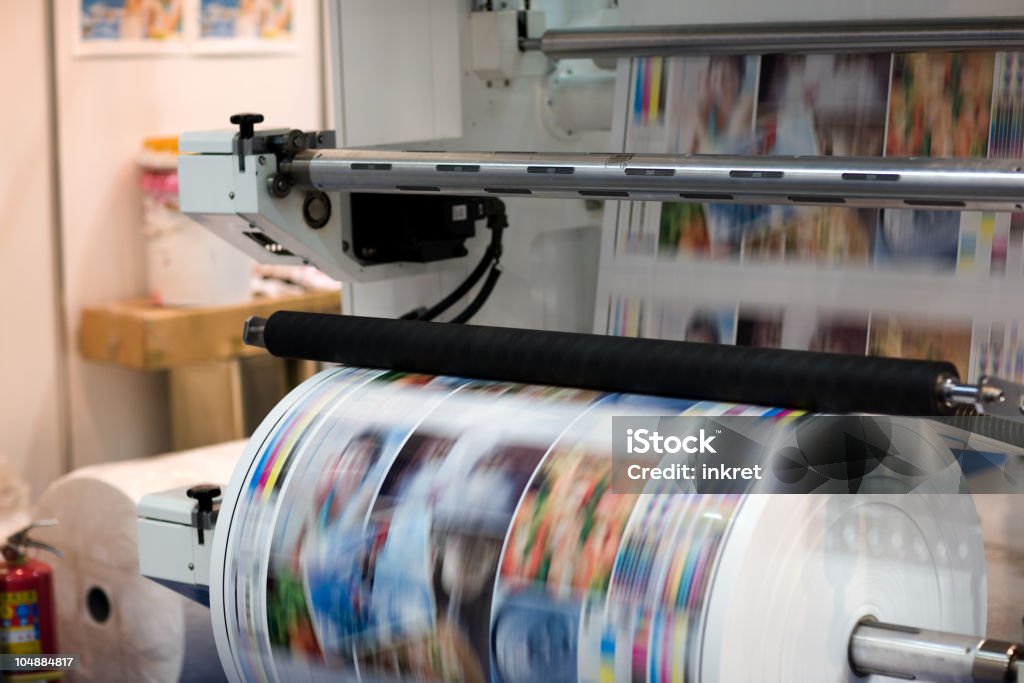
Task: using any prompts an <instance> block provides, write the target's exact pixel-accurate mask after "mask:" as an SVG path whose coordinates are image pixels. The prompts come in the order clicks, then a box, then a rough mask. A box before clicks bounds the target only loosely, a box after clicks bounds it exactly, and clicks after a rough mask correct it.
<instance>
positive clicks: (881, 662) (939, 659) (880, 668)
mask: <svg viewBox="0 0 1024 683" xmlns="http://www.w3.org/2000/svg"><path fill="white" fill-rule="evenodd" d="M1022 653H1024V646H1021V645H1019V644H1017V643H1008V642H1004V641H1001V640H991V639H987V638H982V637H978V636H964V635H957V634H954V633H942V632H940V631H929V630H926V629H919V628H910V627H906V626H896V625H894V624H883V623H879V622H876V621H870V620H869V621H864V622H861V623H860V624H859V625H858V626H857V628H856V629H855V630H854V632H853V635H852V636H851V637H850V666H851V667H852V668H853V670H854V671H855V672H856V673H857V674H859V675H861V676H867V675H870V674H875V675H879V676H890V677H892V678H902V679H905V680H911V681H929V682H930V683H1015V682H1016V681H1020V680H1022V678H1021V676H1022V674H1024V661H1021V659H1020V658H1019V657H1020V655H1021V654H1022Z"/></svg>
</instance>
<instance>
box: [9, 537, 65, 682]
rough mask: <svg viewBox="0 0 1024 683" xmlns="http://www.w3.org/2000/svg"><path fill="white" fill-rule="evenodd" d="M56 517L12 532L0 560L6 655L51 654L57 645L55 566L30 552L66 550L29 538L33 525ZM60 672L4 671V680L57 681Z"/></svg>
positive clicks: (56, 650) (36, 670)
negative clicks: (51, 566) (34, 556)
mask: <svg viewBox="0 0 1024 683" xmlns="http://www.w3.org/2000/svg"><path fill="white" fill-rule="evenodd" d="M56 523H57V520H55V519H51V520H43V521H39V522H33V523H32V524H30V525H29V526H27V527H25V528H24V529H22V530H21V531H19V532H17V533H16V534H14V535H12V536H9V537H8V538H7V542H6V543H5V544H4V545H3V548H2V552H3V556H4V561H3V563H0V649H2V652H3V654H5V655H27V656H29V657H31V656H32V655H51V656H55V655H57V654H59V650H58V649H57V612H56V606H55V605H54V601H53V570H52V569H50V566H49V565H48V564H46V563H45V562H42V561H41V560H37V559H35V558H30V557H29V556H28V555H27V550H28V549H29V548H40V549H42V550H47V551H49V552H51V553H54V554H55V555H57V557H61V556H62V555H63V553H61V551H60V550H57V549H56V548H54V547H52V546H49V545H47V544H45V543H40V542H39V541H35V540H33V539H31V538H29V536H28V534H29V532H30V531H31V530H32V529H35V528H37V527H44V526H53V525H55V524H56ZM60 678H61V672H60V671H55V670H52V669H49V670H48V669H47V668H46V667H40V668H35V669H32V670H24V671H22V670H19V671H5V672H4V678H3V680H5V681H56V680H60Z"/></svg>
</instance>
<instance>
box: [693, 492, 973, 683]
mask: <svg viewBox="0 0 1024 683" xmlns="http://www.w3.org/2000/svg"><path fill="white" fill-rule="evenodd" d="M985 610H986V574H985V552H984V548H983V547H982V541H981V529H980V526H979V522H978V516H977V513H976V512H975V508H974V503H973V501H972V500H971V497H970V496H962V495H946V494H927V493H925V494H902V495H858V496H847V495H803V496H750V497H748V498H747V500H746V501H745V502H744V505H743V507H742V509H741V511H740V513H739V514H738V515H737V517H736V519H735V520H734V523H733V528H732V531H731V534H730V537H729V542H728V543H727V544H726V545H725V548H724V550H723V551H722V556H721V558H720V561H719V566H718V571H717V573H716V577H715V583H714V585H713V587H712V590H711V599H710V601H709V605H708V612H707V622H706V627H705V629H704V633H705V634H706V637H705V640H704V643H703V647H702V648H701V651H702V656H703V657H702V666H701V673H702V678H701V680H710V681H752V682H756V681H773V682H777V681H798V680H800V681H820V682H821V683H839V682H840V681H849V680H851V678H852V677H851V674H850V669H849V664H848V654H847V653H848V649H849V641H850V634H851V633H852V632H853V629H854V627H855V626H856V625H857V623H858V622H859V621H860V620H861V619H864V618H866V617H874V618H875V619H877V620H879V621H882V622H887V623H894V624H901V625H906V626H915V627H919V628H928V629H934V630H938V631H948V632H952V633H968V634H978V633H984V632H985ZM872 680H875V678H874V677H873V678H872ZM878 680H881V681H890V680H891V681H893V682H894V683H895V679H889V678H884V677H879V678H878Z"/></svg>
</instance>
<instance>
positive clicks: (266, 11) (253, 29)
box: [195, 0, 296, 53]
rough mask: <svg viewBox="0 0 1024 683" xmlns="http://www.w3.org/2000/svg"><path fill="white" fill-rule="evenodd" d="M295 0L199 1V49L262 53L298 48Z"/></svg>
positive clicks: (201, 50) (200, 50)
mask: <svg viewBox="0 0 1024 683" xmlns="http://www.w3.org/2000/svg"><path fill="white" fill-rule="evenodd" d="M295 5H296V2H295V0H199V19H198V24H199V25H198V28H197V31H196V36H197V40H196V41H195V49H196V51H199V52H207V53H216V52H225V53H238V52H246V53H260V52H278V51H288V50H293V49H295V40H294V26H295Z"/></svg>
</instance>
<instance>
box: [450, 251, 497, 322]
mask: <svg viewBox="0 0 1024 683" xmlns="http://www.w3.org/2000/svg"><path fill="white" fill-rule="evenodd" d="M499 277H501V264H500V263H498V262H497V261H495V262H494V265H493V266H492V267H491V272H490V273H488V275H487V279H486V280H485V281H484V284H483V286H482V287H480V291H479V292H477V295H476V296H475V297H473V300H472V301H470V302H469V305H468V306H466V309H465V310H464V311H462V313H459V314H458V315H457V316H455V317H454V318H452V319H451V320H450V321H449V322H452V323H455V324H457V325H461V324H462V323H467V322H469V321H470V320H472V318H473V316H474V315H476V314H477V313H478V312H479V311H480V309H481V308H483V306H484V304H485V303H487V299H488V298H489V297H490V296H491V292H493V291H494V286H495V285H496V284H498V278H499Z"/></svg>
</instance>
